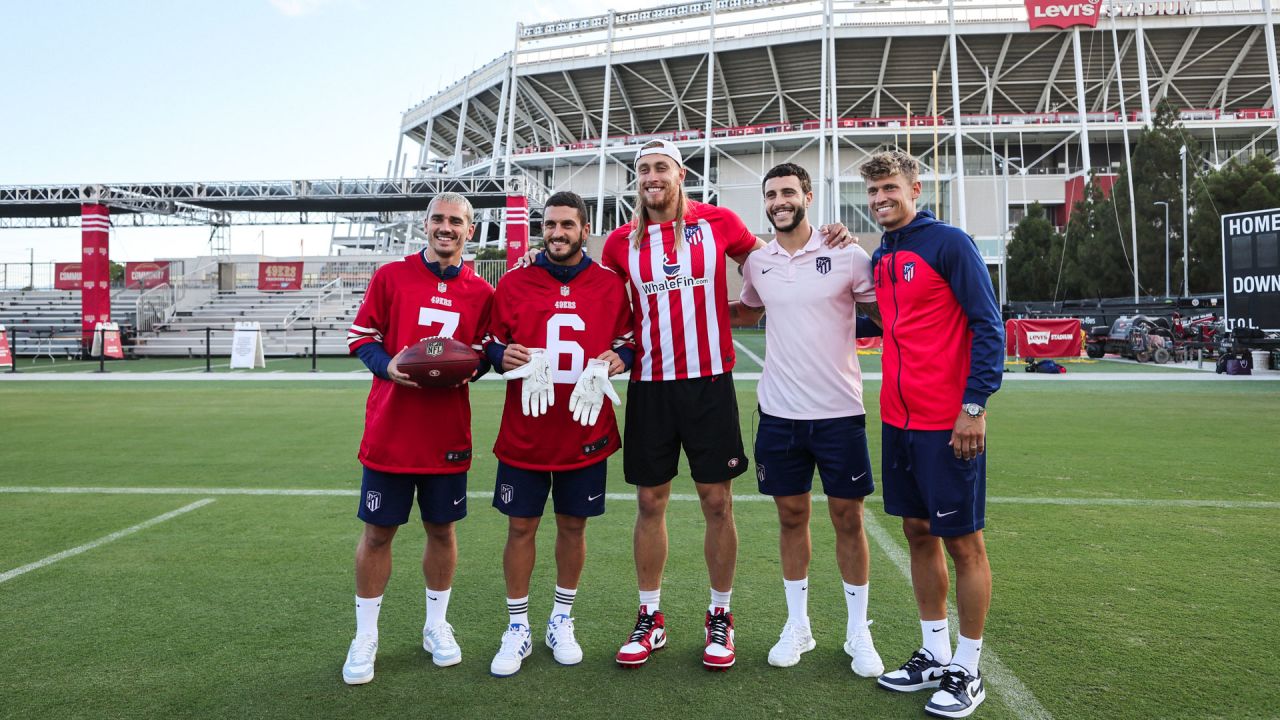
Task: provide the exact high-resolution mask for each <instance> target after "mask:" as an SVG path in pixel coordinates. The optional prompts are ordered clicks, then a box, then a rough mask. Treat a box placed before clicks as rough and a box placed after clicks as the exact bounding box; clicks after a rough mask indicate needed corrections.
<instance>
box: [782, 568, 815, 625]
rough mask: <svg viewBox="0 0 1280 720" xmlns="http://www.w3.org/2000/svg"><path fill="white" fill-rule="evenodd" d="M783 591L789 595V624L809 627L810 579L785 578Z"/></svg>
mask: <svg viewBox="0 0 1280 720" xmlns="http://www.w3.org/2000/svg"><path fill="white" fill-rule="evenodd" d="M782 590H783V592H785V593H786V594H787V622H789V623H791V624H792V625H803V626H804V627H809V578H807V577H806V578H800V579H799V580H787V579H786V578H783V580H782Z"/></svg>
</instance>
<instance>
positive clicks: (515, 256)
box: [507, 195, 529, 270]
mask: <svg viewBox="0 0 1280 720" xmlns="http://www.w3.org/2000/svg"><path fill="white" fill-rule="evenodd" d="M528 251H529V199H528V198H526V197H525V196H524V195H508V196H507V269H508V270H510V269H511V268H513V267H515V265H516V261H518V260H519V259H520V258H521V257H523V256H524V254H525V253H526V252H528Z"/></svg>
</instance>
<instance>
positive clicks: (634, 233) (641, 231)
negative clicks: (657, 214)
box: [631, 183, 689, 250]
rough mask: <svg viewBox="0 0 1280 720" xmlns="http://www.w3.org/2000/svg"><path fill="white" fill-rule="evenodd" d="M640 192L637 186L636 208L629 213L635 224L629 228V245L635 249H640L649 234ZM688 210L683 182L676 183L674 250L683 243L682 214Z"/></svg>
mask: <svg viewBox="0 0 1280 720" xmlns="http://www.w3.org/2000/svg"><path fill="white" fill-rule="evenodd" d="M637 185H638V183H637ZM641 192H642V191H641V190H640V188H639V187H638V186H637V188H636V209H635V210H634V211H632V213H631V223H632V224H633V225H634V226H635V227H633V228H632V229H631V246H632V247H634V248H636V249H637V250H639V249H640V245H641V243H643V242H644V239H645V238H646V237H648V236H649V211H648V210H647V209H646V208H645V206H644V200H642V199H641V198H640V194H641ZM688 210H689V198H688V196H687V195H685V194H684V183H680V184H678V185H676V226H675V234H676V244H675V249H676V250H679V249H680V246H681V244H683V243H684V214H685V213H686V212H688Z"/></svg>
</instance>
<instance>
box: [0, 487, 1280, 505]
mask: <svg viewBox="0 0 1280 720" xmlns="http://www.w3.org/2000/svg"><path fill="white" fill-rule="evenodd" d="M0 493H35V494H44V495H243V496H255V495H256V496H272V495H276V496H311V497H355V496H356V495H358V494H359V491H358V490H356V489H354V488H352V489H339V488H235V487H223V488H217V487H215V488H200V487H69V486H66V487H64V486H57V485H49V486H45V485H0ZM467 497H469V498H471V499H473V500H484V499H487V498H491V497H493V491H491V490H472V491H471V492H469V493H467ZM605 498H606V499H608V500H618V501H625V500H634V499H635V493H630V492H611V493H609V494H608V495H605ZM671 499H672V500H677V501H680V502H691V501H694V500H697V499H698V496H697V495H694V494H693V493H672V494H671ZM826 500H827V498H826V496H825V495H814V496H813V501H814V502H826ZM733 501H734V502H736V503H755V502H773V498H771V497H769V496H767V495H759V494H756V493H752V494H750V495H734V496H733ZM987 502H988V503H990V504H992V505H1080V506H1117V505H1118V506H1127V507H1150V508H1220V509H1227V510H1280V502H1277V501H1271V500H1214V499H1212V498H1210V499H1205V500H1184V499H1177V498H1171V499H1168V500H1154V499H1153V500H1147V499H1142V498H1034V497H989V498H987Z"/></svg>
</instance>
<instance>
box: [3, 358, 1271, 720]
mask: <svg viewBox="0 0 1280 720" xmlns="http://www.w3.org/2000/svg"><path fill="white" fill-rule="evenodd" d="M868 369H869V370H870V368H868ZM501 391H502V387H501V385H500V384H499V383H483V384H481V385H479V386H477V387H476V389H475V390H474V391H473V405H474V408H475V411H474V414H475V423H474V425H475V447H476V450H477V452H476V462H475V465H474V466H473V470H472V475H471V490H472V492H473V495H472V498H471V500H470V513H471V514H470V516H469V517H468V518H467V519H466V520H465V521H464V522H463V523H461V524H460V526H459V530H458V533H459V542H460V562H459V571H458V575H457V580H456V583H455V585H454V589H455V592H454V594H453V602H452V605H451V608H450V620H451V621H452V623H453V624H454V626H455V628H456V629H457V633H458V637H459V640H460V642H461V644H462V648H463V653H464V661H463V663H462V664H461V665H460V666H457V667H454V668H447V669H440V668H436V667H434V666H433V665H432V664H431V662H430V659H429V658H428V656H426V654H425V653H424V652H423V651H422V649H421V646H420V640H421V637H420V628H421V625H422V619H423V618H422V613H423V597H422V579H421V573H420V570H419V568H418V567H417V565H418V558H419V555H420V552H421V548H422V533H421V531H420V530H418V529H417V528H415V527H413V526H412V525H410V526H406V528H405V529H404V531H403V532H402V533H401V535H400V537H399V538H398V539H397V541H396V546H395V547H396V553H397V555H396V558H397V564H396V566H395V570H394V575H393V578H392V582H391V585H390V587H389V588H388V591H387V595H386V600H385V602H384V605H383V612H382V623H381V636H382V641H381V650H380V652H379V656H378V669H377V673H378V674H377V679H376V680H375V681H374V682H373V683H372V684H370V685H366V686H362V687H356V688H350V687H347V686H345V685H343V683H342V681H341V678H340V673H339V670H340V667H341V663H342V659H343V655H344V653H345V651H346V646H347V643H348V642H349V640H350V636H351V632H352V628H353V613H352V606H351V596H352V594H353V590H352V587H353V585H352V569H351V566H352V552H353V549H354V544H355V539H356V536H357V533H358V521H357V520H356V519H355V518H354V514H355V507H356V492H355V490H356V488H357V487H358V466H357V463H356V461H355V452H356V445H357V441H358V437H359V432H360V428H361V422H362V415H361V414H362V411H363V402H364V396H365V392H366V386H365V385H364V383H354V382H340V381H334V382H327V381H317V382H307V383H298V382H270V381H266V382H257V383H236V382H214V383H186V382H167V383H150V382H147V383H85V382H61V383H43V382H40V383H8V382H0V448H2V451H0V523H2V524H3V526H4V527H5V528H6V529H5V533H4V538H5V542H3V543H0V606H2V607H3V612H0V637H3V638H4V642H3V643H0V662H3V665H4V667H5V668H6V669H7V672H6V673H5V677H4V679H3V681H0V717H4V718H10V717H12V718H44V717H48V718H64V717H67V718H126V717H127V718H137V717H161V716H170V717H226V718H232V717H236V718H238V717H280V718H285V717H318V718H338V717H353V716H357V717H368V718H375V717H393V716H397V717H399V716H406V715H417V714H421V715H425V716H428V717H463V718H472V717H486V718H496V717H608V718H611V720H612V719H621V718H631V717H636V718H653V717H655V716H657V717H668V716H674V717H707V718H774V717H787V718H790V717H814V718H822V717H836V716H839V717H851V716H852V717H869V718H880V717H884V718H917V717H923V712H922V710H921V707H922V706H923V704H924V702H925V700H926V699H927V698H926V697H925V696H924V695H923V694H916V695H908V696H903V695H896V694H891V693H887V692H883V691H880V690H877V689H876V688H875V687H874V683H873V681H870V680H864V679H860V678H857V677H855V676H853V674H852V673H851V672H850V671H849V665H848V658H847V657H846V656H845V655H844V654H843V652H842V651H841V650H840V643H841V641H842V639H843V630H844V604H843V602H842V600H841V589H840V584H839V578H838V576H837V574H836V572H835V560H834V553H833V549H832V547H831V545H832V532H831V530H830V526H829V524H828V523H827V522H826V520H825V511H824V510H823V508H822V506H821V505H817V506H816V507H815V522H814V523H813V537H814V559H813V565H812V569H811V572H810V586H811V589H810V611H811V616H812V619H813V623H814V629H815V634H816V635H817V637H818V643H819V644H818V648H817V650H815V651H814V652H812V653H809V654H808V655H806V656H805V659H804V660H803V661H802V662H801V664H800V665H799V666H797V667H795V668H790V669H786V670H780V669H777V668H772V667H769V666H768V664H767V663H766V660H765V656H766V654H767V652H768V649H769V647H770V646H771V645H772V643H773V641H774V640H775V639H776V636H777V633H778V631H779V629H780V628H781V626H782V623H783V621H784V620H785V615H786V611H785V605H784V602H783V597H782V587H781V578H780V571H779V569H778V561H777V528H776V521H775V517H774V512H773V509H772V505H771V504H770V503H767V502H760V501H759V497H758V496H756V495H755V494H754V487H753V483H751V482H749V481H748V480H746V479H744V480H742V481H740V482H738V483H737V486H736V490H737V493H738V503H737V506H736V516H737V522H738V528H739V534H740V542H741V550H740V553H739V561H738V578H737V582H736V585H735V592H734V598H733V605H734V611H735V615H736V616H737V621H738V636H737V640H738V642H737V644H738V652H739V660H738V666H737V667H735V668H734V669H733V670H732V671H731V672H729V673H726V674H712V673H706V672H703V671H702V670H701V669H700V651H701V616H702V611H703V609H704V608H705V604H706V601H707V597H706V594H707V588H706V574H705V569H704V566H703V563H702V558H701V528H702V521H701V517H700V514H699V512H698V508H697V504H696V503H694V502H688V501H679V500H677V501H673V503H672V508H671V514H670V518H669V526H670V532H671V549H672V552H671V558H670V561H669V563H668V567H667V574H666V579H665V582H664V593H663V608H664V610H665V611H666V614H667V618H668V627H669V628H670V632H671V642H670V644H669V645H668V649H666V650H664V651H663V653H661V654H659V655H658V656H656V657H655V659H654V660H653V661H652V662H651V663H650V665H649V666H647V667H644V668H642V669H640V670H636V671H623V670H620V669H618V668H617V667H616V666H615V664H614V663H613V661H612V656H613V653H614V652H615V651H616V649H617V647H618V645H619V643H620V642H621V641H622V640H623V639H624V637H625V635H626V633H627V632H628V631H629V630H630V626H631V623H632V621H633V619H634V612H635V605H636V597H635V581H634V575H633V572H632V565H631V550H630V540H631V525H632V522H633V519H634V502H633V501H632V500H630V492H629V489H628V487H627V486H626V485H625V484H624V483H623V482H622V481H621V472H620V457H615V458H614V459H613V460H612V461H611V480H610V483H611V490H612V492H613V493H616V494H617V495H611V496H610V500H609V509H608V512H607V513H606V515H605V516H604V517H602V518H600V519H598V520H593V521H592V523H591V525H590V526H589V528H588V543H589V551H588V560H587V568H586V572H585V574H584V577H583V581H582V585H581V591H580V593H579V595H578V602H577V604H576V606H575V614H576V616H577V625H578V630H579V638H580V640H581V642H582V644H583V646H584V649H585V651H586V658H585V660H584V661H583V663H582V664H581V665H579V666H577V667H574V668H562V667H559V666H557V665H556V664H555V663H554V662H553V661H552V660H551V658H550V653H549V651H547V650H546V649H545V648H544V647H542V646H541V645H538V646H536V648H535V651H534V655H533V657H532V658H531V659H530V660H528V661H526V663H525V667H524V669H523V670H522V671H521V673H520V674H519V675H517V676H516V677H514V678H509V679H506V680H496V679H494V678H491V677H489V675H488V663H489V660H490V658H491V657H492V653H493V652H494V651H495V650H496V649H497V645H498V639H499V635H500V634H501V632H502V629H503V627H504V625H505V622H506V615H505V608H504V604H503V598H504V591H503V584H502V573H501V567H500V561H499V559H498V558H499V557H500V555H501V549H502V545H503V542H504V538H505V523H504V521H503V519H502V517H501V516H500V515H499V514H498V513H497V512H496V511H495V510H493V509H492V508H490V507H489V506H488V501H487V500H486V499H485V498H484V497H482V496H483V495H484V494H485V493H486V492H488V491H491V490H492V477H493V469H494V461H493V459H492V456H491V455H490V454H489V453H488V448H489V447H491V445H492V442H493V437H494V434H495V431H496V419H497V417H498V413H499V408H500V403H501ZM877 391H878V384H877V383H874V382H873V383H868V387H867V396H868V405H869V407H868V411H869V413H870V416H871V417H873V418H874V417H876V416H877V406H876V402H875V396H876V392H877ZM753 393H754V383H750V382H742V383H740V385H739V394H740V398H739V400H740V406H741V407H743V408H744V409H745V408H751V407H753V406H754V402H753V400H754V398H753ZM1277 407H1280V384H1277V383H1256V382H1255V383H1237V382H1230V381H1224V380H1222V379H1218V380H1215V379H1213V378H1211V377H1207V378H1206V379H1205V380H1204V381H1203V382H1201V381H1192V382H1177V383H1167V384H1166V383H1160V382H1143V383H1127V382H1074V383H1070V384H1063V383H1053V382H1020V383H1008V384H1006V387H1005V389H1004V390H1002V391H1001V392H1000V394H998V395H997V396H996V397H995V398H994V399H993V402H992V407H991V413H990V426H989V428H990V429H989V432H990V443H989V448H990V452H991V455H990V461H989V463H990V464H989V481H988V487H989V494H990V498H989V503H988V529H987V539H988V545H989V548H990V554H991V562H992V566H993V571H994V574H995V597H994V604H993V608H992V612H991V616H990V621H989V624H988V629H987V635H986V638H987V644H986V645H987V653H986V654H985V655H984V668H985V670H986V673H987V675H988V701H987V703H986V704H985V705H984V706H983V707H982V709H981V710H980V711H979V713H978V714H977V715H976V716H975V717H982V718H1026V717H1056V718H1111V717H1123V718H1129V717H1133V718H1147V717H1179V718H1203V717H1222V718H1238V717H1276V716H1277V715H1278V714H1280V708H1278V703H1280V692H1278V691H1277V690H1276V689H1275V687H1276V686H1275V685H1274V684H1273V683H1272V682H1271V681H1270V680H1268V678H1269V676H1270V672H1271V671H1269V670H1267V669H1266V668H1268V667H1270V666H1271V663H1272V662H1274V658H1275V648H1276V647H1280V624H1277V623H1276V622H1275V617H1274V616H1275V612H1276V600H1277V598H1280V546H1278V545H1277V543H1276V542H1275V533H1276V527H1277V521H1278V520H1280V449H1278V447H1277V445H1278V444H1277V442H1276V439H1275V438H1276V408H1277ZM743 426H744V432H745V433H746V434H747V435H748V437H749V436H750V433H751V427H752V418H751V413H750V412H746V413H744V416H743ZM869 430H870V432H869V435H870V441H871V443H872V447H873V452H872V456H873V458H876V457H877V453H876V452H875V450H874V448H877V447H878V443H879V432H878V426H877V425H876V424H875V423H874V422H873V423H872V427H871V428H870V429H869ZM875 466H876V468H878V467H879V463H878V460H877V461H876V462H875ZM748 477H749V476H748ZM676 483H677V485H676V492H680V493H691V492H692V490H693V487H692V483H691V482H690V481H689V480H688V479H687V478H685V477H681V478H678V479H677V480H676ZM42 488H43V489H49V488H62V489H68V488H99V489H101V490H86V491H76V490H72V491H70V492H47V491H37V490H38V489H42ZM129 488H138V489H151V491H152V492H149V493H143V492H137V493H134V492H121V491H123V490H125V489H129ZM108 490H115V492H107V491H108ZM284 490H294V491H300V492H304V493H305V494H297V495H282V494H252V493H255V492H260V491H284ZM305 491H315V492H305ZM205 500H211V501H212V502H208V503H207V504H203V505H200V506H198V507H194V508H191V507H189V506H191V505H192V504H193V503H201V502H204V501H205ZM180 509H186V511H185V512H183V513H182V514H178V515H176V516H173V517H170V518H168V519H165V520H163V521H161V522H156V523H154V524H150V525H148V526H146V527H144V528H142V529H139V530H137V531H136V532H133V533H131V534H128V535H124V536H122V537H118V539H111V540H110V541H108V542H105V543H103V544H100V545H96V546H94V547H92V548H90V549H87V550H85V551H84V552H82V553H80V554H76V555H72V556H68V557H65V558H64V559H57V555H56V554H58V553H61V552H63V551H66V550H69V549H72V548H78V547H81V546H83V545H85V544H88V543H93V542H95V541H98V540H100V539H102V538H111V537H112V534H113V533H117V532H118V531H121V530H124V529H127V528H133V527H135V526H137V525H138V524H141V523H146V522H148V521H151V520H153V519H155V518H157V517H161V516H163V515H164V514H166V513H171V512H173V511H176V510H180ZM868 529H869V531H870V534H871V540H872V541H871V547H872V595H871V617H872V618H874V620H875V625H874V626H873V633H874V634H875V637H876V642H877V646H878V648H879V649H880V651H881V654H882V655H883V656H884V658H885V662H886V664H891V665H892V664H896V663H898V662H901V661H902V660H903V659H905V657H906V656H907V654H909V653H910V651H911V650H913V649H914V648H915V647H916V646H917V644H918V643H919V626H918V624H917V622H916V617H915V609H914V602H913V601H912V596H911V590H910V585H909V583H908V581H907V580H906V577H905V575H904V573H903V572H902V569H901V568H900V567H899V565H898V563H900V562H902V559H903V555H904V552H905V543H904V542H903V541H902V539H901V533H900V531H899V529H898V526H897V523H896V522H895V521H894V519H893V518H890V517H887V516H885V515H884V514H883V512H882V508H881V507H880V502H879V493H878V492H877V494H876V495H875V496H873V497H872V498H871V499H870V500H869V503H868ZM551 541H552V534H551V533H550V532H549V531H547V530H546V529H544V531H543V533H542V536H541V537H540V546H539V550H540V565H539V567H538V568H537V570H536V571H535V575H534V579H533V595H532V600H531V605H532V607H531V615H532V617H534V618H535V619H539V618H542V617H544V616H545V614H546V613H547V612H548V611H549V609H550V603H551V590H552V585H553V578H554V576H553V574H552V562H551V561H552V553H551ZM50 558H54V559H53V560H50ZM42 562H44V563H46V564H43V565H40V566H39V567H36V568H34V569H31V570H30V571H27V572H21V573H18V574H14V573H15V572H16V571H18V570H20V569H22V568H24V567H27V566H29V565H30V564H33V563H42ZM953 628H954V624H953ZM1268 657H1270V658H1273V659H1272V660H1270V661H1269V660H1266V658H1268Z"/></svg>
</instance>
